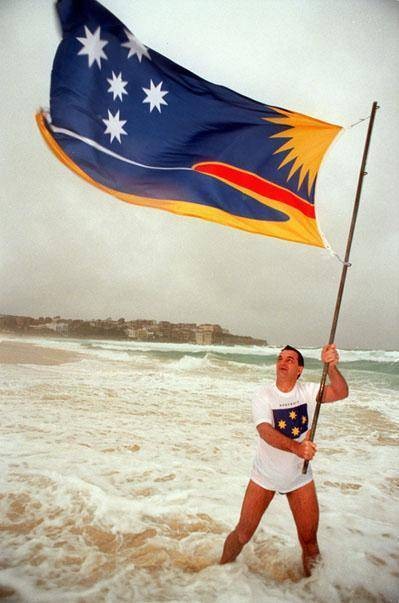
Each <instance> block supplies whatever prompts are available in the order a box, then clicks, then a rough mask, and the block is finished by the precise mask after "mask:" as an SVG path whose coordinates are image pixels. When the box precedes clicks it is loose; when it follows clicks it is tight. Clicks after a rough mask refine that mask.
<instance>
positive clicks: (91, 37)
mask: <svg viewBox="0 0 399 603" xmlns="http://www.w3.org/2000/svg"><path fill="white" fill-rule="evenodd" d="M85 34H86V37H85V38H76V39H77V40H79V42H80V43H81V44H83V48H81V49H80V50H79V52H78V54H87V56H88V57H89V67H91V66H92V65H93V63H94V61H96V63H97V65H98V66H99V68H100V69H101V59H108V57H107V55H106V54H105V52H104V51H103V48H104V46H106V45H107V44H108V42H107V41H106V40H101V38H100V35H101V28H100V27H97V30H96V31H95V32H94V34H92V33H91V31H90V29H89V28H88V27H86V25H85Z"/></svg>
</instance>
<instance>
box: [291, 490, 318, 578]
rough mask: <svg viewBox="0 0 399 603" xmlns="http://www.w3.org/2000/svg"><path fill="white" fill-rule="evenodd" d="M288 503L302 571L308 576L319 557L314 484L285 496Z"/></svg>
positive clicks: (316, 503)
mask: <svg viewBox="0 0 399 603" xmlns="http://www.w3.org/2000/svg"><path fill="white" fill-rule="evenodd" d="M287 498H288V502H289V505H290V507H291V511H292V514H293V516H294V520H295V524H296V528H297V531H298V538H299V542H300V544H301V547H302V560H303V570H304V572H305V576H310V574H311V571H312V568H313V566H314V565H315V563H316V561H317V559H318V557H319V555H320V551H319V547H318V544H317V527H318V525H319V505H318V502H317V496H316V488H315V485H314V482H313V481H312V482H310V483H309V484H306V485H305V486H302V488H298V490H294V491H293V492H289V493H288V494H287Z"/></svg>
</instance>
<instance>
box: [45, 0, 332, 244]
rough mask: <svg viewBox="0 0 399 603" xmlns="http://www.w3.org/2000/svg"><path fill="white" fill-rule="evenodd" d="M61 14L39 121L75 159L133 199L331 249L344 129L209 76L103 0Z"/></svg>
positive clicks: (94, 180) (93, 179) (60, 153)
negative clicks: (329, 156) (325, 185)
mask: <svg viewBox="0 0 399 603" xmlns="http://www.w3.org/2000/svg"><path fill="white" fill-rule="evenodd" d="M57 11H58V16H59V19H60V22H61V26H62V31H63V38H62V41H61V43H60V45H59V47H58V49H57V53H56V56H55V59H54V64H53V69H52V76H51V90H50V109H49V111H41V112H39V113H38V114H37V116H36V119H37V123H38V125H39V128H40V131H41V133H42V135H43V136H44V138H45V140H46V142H47V143H48V145H49V146H50V148H51V150H52V151H53V152H54V153H55V155H56V156H57V157H58V158H59V159H60V160H61V161H62V162H63V163H64V164H66V165H67V166H68V167H69V168H71V169H72V170H73V171H74V172H75V173H77V174H78V175H80V176H81V177H82V178H84V179H85V180H86V181H88V182H89V183H91V184H93V185H95V186H97V187H99V188H100V189H102V190H104V191H106V192H108V193H110V194H111V195H114V196H115V197H117V198H119V199H121V200H123V201H126V202H128V203H133V204H136V205H143V206H150V207H155V208H159V209H164V210H167V211H170V212H173V213H175V214H182V215H186V216H193V217H197V218H202V219H205V220H210V221H212V222H217V223H220V224H224V225H227V226H232V227H235V228H240V229H242V230H245V231H248V232H252V233H258V234H262V235H267V236H272V237H277V238H280V239H286V240H289V241H295V242H300V243H306V244H309V245H315V246H318V247H323V246H324V243H323V239H322V236H321V235H320V232H319V230H318V227H317V221H316V215H315V185H316V179H317V173H318V169H319V166H320V163H321V161H322V159H323V156H324V154H325V152H326V150H327V149H328V147H329V145H330V144H331V142H332V140H333V139H334V138H335V136H336V135H337V133H338V132H339V131H340V129H341V128H340V127H339V126H336V125H332V124H329V123H326V122H323V121H320V120H317V119H314V118H312V117H308V116H306V115H302V114H300V113H295V112H293V111H289V110H287V109H282V108H279V107H274V106H269V105H266V104H264V103H260V102H257V101H255V100H252V99H250V98H247V97H245V96H243V95H241V94H238V93H236V92H234V91H232V90H230V89H228V88H226V87H224V86H220V85H216V84H212V83H210V82H208V81H206V80H204V79H202V78H201V77H198V76H197V75H195V74H194V73H191V72H190V71H188V70H187V69H184V68H183V67H180V66H179V65H177V64H176V63H174V62H172V61H170V60H169V59H167V58H166V57H164V56H162V55H161V54H159V53H158V52H156V51H155V50H152V49H151V48H148V47H146V46H144V44H142V43H141V42H140V41H139V40H138V38H136V36H135V35H134V34H133V33H132V32H131V31H130V30H129V29H128V28H127V27H125V26H124V25H123V23H121V22H120V21H119V20H118V19H117V18H116V17H115V16H114V15H113V14H112V13H110V12H109V11H108V10H107V9H106V8H104V7H103V6H102V5H101V4H99V3H98V2H96V1H95V0H58V2H57Z"/></svg>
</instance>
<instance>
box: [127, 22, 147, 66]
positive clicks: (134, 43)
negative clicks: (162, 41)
mask: <svg viewBox="0 0 399 603" xmlns="http://www.w3.org/2000/svg"><path fill="white" fill-rule="evenodd" d="M125 34H126V37H127V42H124V44H121V46H125V47H126V48H128V49H129V54H128V55H127V58H128V59H129V58H130V57H132V56H134V55H135V54H137V58H138V60H139V63H141V59H142V58H143V55H144V56H145V57H147V59H149V60H150V61H151V57H150V53H149V52H148V49H147V46H144V44H142V43H141V42H140V40H138V39H137V38H136V36H135V35H134V34H132V33H131V32H130V31H129V30H128V29H125Z"/></svg>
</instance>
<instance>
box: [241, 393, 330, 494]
mask: <svg viewBox="0 0 399 603" xmlns="http://www.w3.org/2000/svg"><path fill="white" fill-rule="evenodd" d="M318 390H319V385H318V384H317V383H303V382H302V381H297V383H296V384H295V387H294V388H293V389H292V390H291V391H290V392H282V391H280V390H279V389H278V388H277V386H276V385H275V384H274V383H273V384H269V385H266V386H264V387H262V388H261V389H260V390H259V391H258V392H257V393H256V394H255V396H254V398H253V401H252V415H253V419H254V422H255V427H257V426H258V425H260V423H269V424H270V425H271V426H272V427H274V428H275V429H276V430H277V431H279V432H280V433H282V434H284V435H285V436H287V437H289V438H292V439H295V440H297V441H298V442H302V440H303V439H304V438H305V436H306V432H307V431H308V429H310V426H311V423H312V419H313V414H314V411H315V408H316V396H317V392H318ZM302 467H303V459H302V458H300V457H299V456H297V455H296V454H293V453H292V452H286V451H285V450H280V449H279V448H274V447H273V446H270V445H269V444H267V443H266V442H265V441H264V440H263V439H262V438H261V437H260V436H258V448H257V451H256V456H255V459H254V464H253V469H252V474H251V479H252V480H253V481H254V482H255V483H257V484H259V485H260V486H262V487H263V488H266V489H268V490H275V491H278V492H281V493H286V492H291V491H292V490H296V489H297V488H300V487H301V486H304V485H305V484H306V483H308V482H310V481H311V480H312V479H313V476H312V471H311V468H310V466H309V468H308V472H307V473H306V474H305V475H302Z"/></svg>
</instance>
